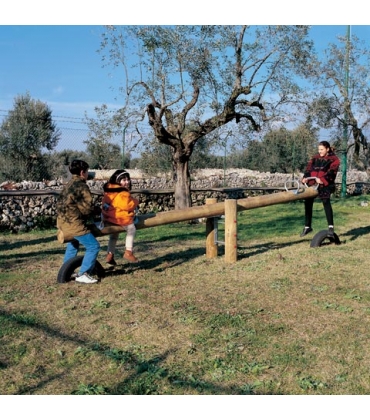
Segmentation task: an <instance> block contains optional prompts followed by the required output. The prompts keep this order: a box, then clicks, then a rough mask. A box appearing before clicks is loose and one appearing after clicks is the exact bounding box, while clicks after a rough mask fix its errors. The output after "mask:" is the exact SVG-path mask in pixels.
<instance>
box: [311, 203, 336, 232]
mask: <svg viewBox="0 0 370 420" xmlns="http://www.w3.org/2000/svg"><path fill="white" fill-rule="evenodd" d="M314 201H315V198H307V199H306V200H305V202H304V210H305V226H310V227H311V224H312V210H313V202H314ZM321 201H322V205H323V206H324V210H325V216H326V220H327V221H328V225H333V226H334V216H333V208H332V206H331V202H330V197H329V198H321Z"/></svg>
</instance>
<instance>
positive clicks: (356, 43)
mask: <svg viewBox="0 0 370 420" xmlns="http://www.w3.org/2000/svg"><path fill="white" fill-rule="evenodd" d="M369 72H370V49H369V48H368V46H367V43H365V42H363V41H361V40H360V39H358V38H357V37H356V36H352V37H349V36H345V35H343V36H338V42H337V43H330V44H329V45H328V48H327V49H326V50H325V51H324V52H323V54H322V56H321V57H320V58H317V61H316V62H315V64H314V66H312V73H311V76H312V81H313V85H314V90H313V93H312V97H310V99H311V101H310V102H307V109H306V112H307V118H308V119H310V120H311V121H314V122H316V123H317V124H318V126H319V127H321V128H324V129H327V130H328V131H329V133H330V138H331V140H332V142H333V144H334V145H336V146H337V147H338V148H339V150H341V151H342V152H344V153H347V152H348V151H349V149H351V148H353V156H354V159H355V160H356V163H357V166H358V167H360V168H362V169H367V168H368V167H369V156H368V144H367V137H366V131H367V130H369V127H370V86H369ZM343 140H344V141H343ZM361 151H363V152H364V153H363V155H362V157H363V160H362V161H361V160H359V156H360V152H361Z"/></svg>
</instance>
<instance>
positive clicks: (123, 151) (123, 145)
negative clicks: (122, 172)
mask: <svg viewBox="0 0 370 420" xmlns="http://www.w3.org/2000/svg"><path fill="white" fill-rule="evenodd" d="M125 143H126V126H124V127H123V132H122V169H125Z"/></svg>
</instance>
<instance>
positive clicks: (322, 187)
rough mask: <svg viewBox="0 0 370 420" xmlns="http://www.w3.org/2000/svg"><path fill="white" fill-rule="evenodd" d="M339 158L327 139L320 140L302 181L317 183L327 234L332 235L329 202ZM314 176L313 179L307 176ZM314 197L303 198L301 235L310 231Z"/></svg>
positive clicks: (331, 216) (332, 227)
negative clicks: (303, 212) (303, 220)
mask: <svg viewBox="0 0 370 420" xmlns="http://www.w3.org/2000/svg"><path fill="white" fill-rule="evenodd" d="M339 165H340V160H339V159H338V157H337V156H336V155H335V154H334V151H333V149H332V148H331V147H330V144H329V143H328V142H327V141H321V142H320V143H319V146H318V153H317V154H316V155H315V156H313V157H312V158H311V159H310V160H309V162H308V164H307V167H306V170H305V172H304V175H303V178H302V182H303V183H305V184H306V183H307V184H308V185H313V184H315V183H316V184H319V186H318V193H319V198H320V199H321V200H322V204H323V206H324V210H325V215H326V220H327V222H328V236H329V237H334V218H333V209H332V206H331V202H330V195H331V194H332V193H333V192H334V191H335V183H334V182H335V178H336V176H337V172H338V169H339ZM310 177H315V179H313V180H307V178H310ZM313 202H314V198H307V199H306V200H305V203H304V204H305V226H304V228H303V231H302V233H301V236H305V235H307V234H308V233H310V232H312V227H311V223H312V209H313Z"/></svg>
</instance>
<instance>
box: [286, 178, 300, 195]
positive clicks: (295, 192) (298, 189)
mask: <svg viewBox="0 0 370 420" xmlns="http://www.w3.org/2000/svg"><path fill="white" fill-rule="evenodd" d="M288 182H289V183H291V182H293V183H296V184H297V189H296V190H294V191H292V192H293V194H298V193H299V192H300V190H301V184H300V182H299V180H298V179H293V181H285V189H286V190H287V191H291V190H289V189H288V187H287V183H288Z"/></svg>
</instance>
